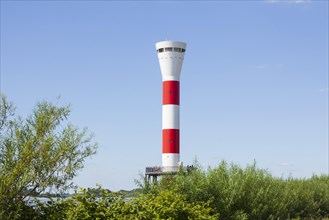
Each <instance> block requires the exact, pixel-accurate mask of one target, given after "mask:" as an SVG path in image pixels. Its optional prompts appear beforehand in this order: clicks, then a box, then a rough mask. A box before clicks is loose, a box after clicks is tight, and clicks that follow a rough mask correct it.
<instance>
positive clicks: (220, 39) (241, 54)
mask: <svg viewBox="0 0 329 220" xmlns="http://www.w3.org/2000/svg"><path fill="white" fill-rule="evenodd" d="M162 40H179V41H184V42H186V43H187V44H188V47H187V52H186V54H185V61H184V65H183V69H182V77H181V159H182V161H183V162H184V164H185V165H187V164H191V163H192V161H193V159H194V157H197V158H198V160H199V162H200V163H201V164H202V165H203V166H204V167H205V168H206V167H207V166H215V165H217V164H218V163H219V162H220V161H221V160H226V161H228V162H234V163H237V164H240V165H241V166H246V165H247V164H250V163H253V161H254V160H256V161H257V163H258V166H259V167H261V168H265V169H268V170H269V171H271V172H272V173H273V174H274V175H275V176H284V177H287V176H289V175H292V176H293V177H310V176H311V175H312V174H313V173H314V174H321V173H328V1H307V0H270V1H267V0H264V1H261V0H260V1H232V2H231V1H209V2H201V1H200V2H197V1H185V2H173V1H168V2H165V1H160V2H149V1H145V2H129V1H128V2H119V1H115V2H106V1H69V2H65V1H46V2H40V1H1V92H2V93H4V94H6V95H7V97H8V98H9V99H10V100H11V101H13V102H14V103H15V105H16V106H17V113H18V114H20V115H23V116H25V115H27V114H28V113H29V112H31V109H32V108H33V106H34V105H35V104H36V103H37V101H39V100H49V101H54V100H56V97H57V96H59V95H60V96H61V97H62V98H61V101H60V103H62V104H67V103H71V104H72V114H71V117H70V121H71V122H72V123H73V124H75V125H77V126H79V127H81V128H82V127H88V128H89V129H90V130H91V131H93V132H94V133H95V135H96V136H95V140H96V141H97V142H98V143H99V150H98V153H97V154H96V155H95V156H93V157H92V159H90V160H88V161H87V162H86V164H85V165H86V166H85V169H84V170H83V171H82V172H81V173H80V174H79V176H78V177H77V178H76V179H75V181H76V183H77V184H79V185H80V186H83V187H94V186H95V184H96V183H99V184H102V185H103V186H104V187H106V188H109V189H111V190H119V189H132V188H134V187H135V185H134V181H133V180H134V179H135V178H138V173H139V171H141V172H144V169H145V167H146V166H153V165H160V164H161V104H162V101H161V98H162V95H161V92H162V89H161V73H160V67H159V64H158V60H157V54H156V51H155V43H156V42H158V41H162Z"/></svg>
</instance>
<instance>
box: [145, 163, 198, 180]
mask: <svg viewBox="0 0 329 220" xmlns="http://www.w3.org/2000/svg"><path fill="white" fill-rule="evenodd" d="M193 169H194V167H193V165H192V166H177V167H163V166H154V167H146V168H145V179H146V180H147V181H148V182H150V181H153V182H156V181H158V177H161V176H165V175H166V176H168V175H169V176H170V175H176V174H177V173H179V172H181V173H189V172H191V171H192V170H193Z"/></svg>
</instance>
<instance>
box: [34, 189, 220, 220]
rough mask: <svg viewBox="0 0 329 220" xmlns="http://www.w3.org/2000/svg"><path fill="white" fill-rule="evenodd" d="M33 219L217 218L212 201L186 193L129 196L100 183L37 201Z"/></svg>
mask: <svg viewBox="0 0 329 220" xmlns="http://www.w3.org/2000/svg"><path fill="white" fill-rule="evenodd" d="M34 210H37V211H36V213H34V216H33V215H31V216H30V219H35V220H39V219H40V220H41V219H49V220H55V219H71V220H87V219H90V220H92V219H98V220H102V219H141V220H142V219H144V220H153V219H182V220H184V219H204V220H215V219H217V218H218V215H217V214H210V212H211V208H210V207H209V203H204V202H194V203H191V202H188V201H187V199H186V196H185V195H182V194H179V193H177V192H174V191H171V190H162V191H159V192H158V193H157V194H139V195H137V196H136V197H134V198H130V200H127V199H124V198H123V197H122V196H121V195H120V194H118V193H111V192H109V191H108V190H105V189H102V188H100V187H98V188H97V189H89V190H87V189H81V190H80V191H79V192H78V193H77V194H76V195H74V196H72V197H70V198H68V199H64V200H58V201H56V202H52V203H50V204H43V203H38V205H36V206H35V207H34Z"/></svg>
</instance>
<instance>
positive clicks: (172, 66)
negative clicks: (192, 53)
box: [155, 41, 186, 80]
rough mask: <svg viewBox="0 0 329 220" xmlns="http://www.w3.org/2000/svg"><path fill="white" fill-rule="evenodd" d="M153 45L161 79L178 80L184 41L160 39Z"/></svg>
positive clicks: (182, 58)
mask: <svg viewBox="0 0 329 220" xmlns="http://www.w3.org/2000/svg"><path fill="white" fill-rule="evenodd" d="M155 46H156V49H157V52H158V58H159V64H160V68H161V73H162V79H163V80H179V78H180V72H181V68H182V65H183V60H184V54H185V49H186V43H184V42H179V41H162V42H159V43H157V44H156V45H155Z"/></svg>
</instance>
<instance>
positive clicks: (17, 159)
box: [0, 96, 97, 219]
mask: <svg viewBox="0 0 329 220" xmlns="http://www.w3.org/2000/svg"><path fill="white" fill-rule="evenodd" d="M69 113H70V107H69V106H62V107H58V106H55V105H53V104H52V103H49V102H45V101H44V102H39V103H38V104H37V105H36V107H35V108H34V110H33V111H32V114H31V115H30V116H29V117H27V118H26V119H22V118H21V117H14V116H15V108H14V107H13V105H12V104H11V103H10V102H8V101H7V99H6V97H5V96H1V105H0V132H1V135H0V218H1V219H6V218H10V219H15V218H22V215H23V214H24V213H23V211H24V212H27V210H23V209H24V208H26V207H25V206H24V203H23V200H24V199H26V198H27V197H28V196H31V195H33V196H34V195H38V194H40V193H42V192H44V191H46V190H55V191H65V190H67V189H68V188H71V187H73V183H72V179H73V177H74V176H76V174H77V172H78V171H79V170H81V169H82V168H83V162H84V160H85V159H86V158H87V157H90V156H91V155H93V154H94V153H95V151H96V147H97V146H96V144H94V143H92V142H91V140H92V135H89V134H88V131H87V129H83V130H82V131H81V130H79V129H78V128H76V127H74V126H73V125H71V124H70V123H67V117H68V116H69ZM22 213H23V214H22Z"/></svg>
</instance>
